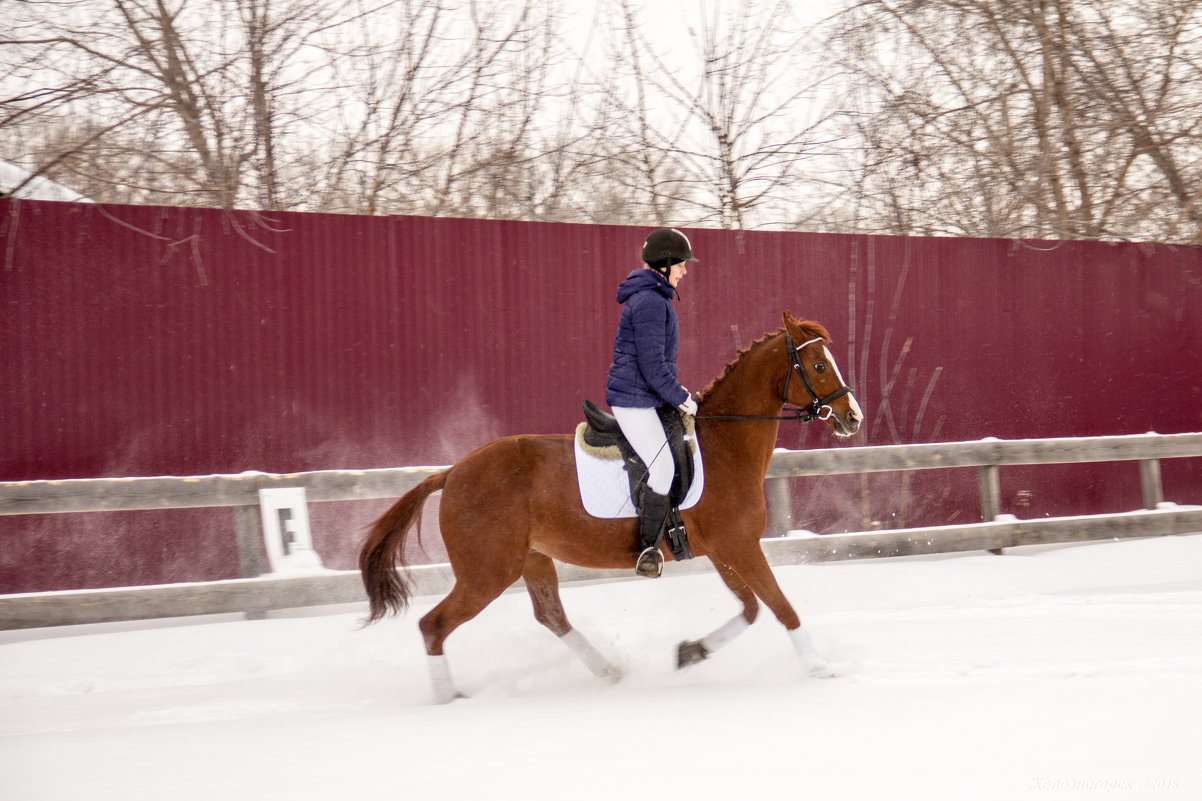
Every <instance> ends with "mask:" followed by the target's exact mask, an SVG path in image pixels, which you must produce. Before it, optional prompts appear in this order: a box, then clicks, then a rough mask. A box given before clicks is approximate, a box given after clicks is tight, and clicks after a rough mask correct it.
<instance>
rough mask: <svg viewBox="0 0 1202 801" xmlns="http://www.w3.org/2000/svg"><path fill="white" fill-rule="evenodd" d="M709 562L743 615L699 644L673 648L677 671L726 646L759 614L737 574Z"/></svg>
mask: <svg viewBox="0 0 1202 801" xmlns="http://www.w3.org/2000/svg"><path fill="white" fill-rule="evenodd" d="M710 561H711V562H713V563H714V568H715V569H717V571H718V575H719V576H721V578H722V581H723V582H725V583H726V586H727V587H729V588H730V591H731V592H733V593H734V594H735V597H736V598H738V599H739V601H741V602H742V604H743V611H742V612H740V613H739V614H737V615H735V616H734V617H732V618H731V619H730V620H728V621H727V622H726V623H724V624H722V625H721V626H719V627H718V628H716V629H714V630H713V631H711V632H710V633H709V634H707V635H705V636H704V637H702V638H701V639H700V640H685V641H684V642H682V643H681V644H680V645H679V646H677V649H676V667H677V669H680V668H684V667H688V666H689V665H692V664H695V663H697V662H701V661H702V660H704V659H707V658H708V657H709V655H710V654H712V653H714V652H715V651H717V650H718V649H719V648H721V647H723V646H724V645H727V644H728V643H730V641H731V640H733V639H734V638H735V637H738V636H739V635H740V634H742V633H743V632H744V631H746V630H747V627H748V626H750V625H751V624H752V623H754V622H755V619H756V616H757V615H758V614H759V611H760V605H759V602H758V601H757V600H756V598H755V593H754V592H752V591H751V588H750V587H748V586H747V582H745V581H743V579H741V578H739V574H738V573H736V572H734V571H733V570H731V569H730V568H729V567H728V566H727V565H726V564H724V563H722V562H720V561H718V560H717V559H714V558H713V557H710Z"/></svg>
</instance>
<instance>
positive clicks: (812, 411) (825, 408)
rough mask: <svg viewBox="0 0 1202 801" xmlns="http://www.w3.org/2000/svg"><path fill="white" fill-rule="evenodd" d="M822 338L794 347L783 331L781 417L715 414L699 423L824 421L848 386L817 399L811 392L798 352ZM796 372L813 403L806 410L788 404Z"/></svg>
mask: <svg viewBox="0 0 1202 801" xmlns="http://www.w3.org/2000/svg"><path fill="white" fill-rule="evenodd" d="M821 341H822V337H814V338H813V339H807V340H806V341H805V342H802V343H801V344H800V345H794V344H793V337H792V336H791V335H790V334H789V332H788V331H786V332H785V345H786V347H787V348H788V349H789V372H788V373H786V374H785V391H784V395H783V397H782V398H781V400H782V401H784V408H783V409H782V411H783V412H784V414H782V415H780V416H779V417H756V416H754V415H746V414H714V415H708V414H707V415H698V416H697V419H698V420H796V421H797V422H798V423H808V422H810V421H811V420H827V419H829V418H830V416H831V415H832V414H834V413H835V410H834V409H832V408H831V405H830V404H831V403H833V402H834V401H837V400H838V399H839V398H842V397H843V396H844V395H849V394H851V387H849V386H847V385H846V384H844V385H843V386H841V387H839V388H838V389H836V390H835V391H834V392H832V393H831V394H829V395H827V396H826V397H824V398H820V397H818V393H817V392H815V391H814V384H813V383H812V382H811V381H810V376H809V374H808V373H806V368H805V365H804V364H802V363H801V351H802V350H804V349H805V348H806V347H807V346H809V345H813V344H814V343H815V342H821ZM794 370H796V371H797V375H798V377H800V378H801V383H802V384H803V385H804V386H805V388H806V392H808V393H810V400H811V401H812V403H811V404H810V405H809V406H806V407H800V406H790V405H789V379H791V378H792V377H793V371H794Z"/></svg>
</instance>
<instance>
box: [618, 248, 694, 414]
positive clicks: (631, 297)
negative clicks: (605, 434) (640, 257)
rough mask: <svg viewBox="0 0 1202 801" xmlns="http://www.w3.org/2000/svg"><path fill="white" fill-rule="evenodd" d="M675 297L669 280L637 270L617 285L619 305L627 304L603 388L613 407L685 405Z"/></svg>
mask: <svg viewBox="0 0 1202 801" xmlns="http://www.w3.org/2000/svg"><path fill="white" fill-rule="evenodd" d="M675 294H676V290H674V289H673V288H672V285H671V284H669V283H668V279H666V278H664V277H663V276H662V275H660V274H659V273H657V272H655V271H654V270H645V269H639V270H635V271H633V272H632V273H630V275H628V276H626V280H625V281H623V282H622V283H621V284H620V285H619V286H618V303H622V304H625V305H624V306H623V307H622V316H621V318H619V320H618V333H617V336H615V337H614V360H613V363H612V364H610V366H609V380H608V381H607V382H606V387H605V402H606V403H608V404H609V405H610V406H611V407H612V406H626V407H633V408H641V409H645V408H649V407H653V406H662V405H664V404H665V403H666V404H670V405H672V406H679V405H680V404H682V403H684V402H685V401H686V400H688V398H689V393H688V390H686V389H685V388H684V387H682V386H681V385H680V382H679V381H677V380H676V352H677V350H678V348H679V346H680V324H679V323H678V322H677V321H676V309H674V308H672V297H673V296H674V295H675Z"/></svg>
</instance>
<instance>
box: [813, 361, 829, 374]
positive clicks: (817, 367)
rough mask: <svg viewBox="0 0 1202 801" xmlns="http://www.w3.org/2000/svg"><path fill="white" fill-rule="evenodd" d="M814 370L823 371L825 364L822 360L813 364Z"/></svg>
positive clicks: (816, 371) (824, 370)
mask: <svg viewBox="0 0 1202 801" xmlns="http://www.w3.org/2000/svg"><path fill="white" fill-rule="evenodd" d="M814 372H815V373H825V372H826V365H825V364H823V363H822V362H818V364H816V365H814Z"/></svg>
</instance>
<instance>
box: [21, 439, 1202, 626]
mask: <svg viewBox="0 0 1202 801" xmlns="http://www.w3.org/2000/svg"><path fill="white" fill-rule="evenodd" d="M1190 457H1202V433H1194V434H1168V435H1160V434H1142V435H1135V436H1117V437H1082V438H1073V439H1027V440H995V439H987V440H981V441H977V442H943V443H929V444H920V445H890V446H879V447H859V448H836V449H827V450H809V451H777V452H776V453H775V454H774V455H773V458H772V462H771V465H770V467H769V470H768V479H769V481H768V482H767V493H768V499H769V506H770V510H771V514H772V518H773V523H772V525H771V526H770V528H772V529H775V530H778V531H779V530H785V529H787V528H788V527H789V526H788V514H789V507H790V504H789V503H788V500H789V498H788V495H787V493H788V487H787V483H786V482H785V481H778V480H776V479H787V478H792V477H796V476H821V475H837V474H847V473H869V472H882V471H906V470H930V469H948V468H974V467H975V468H976V469H977V472H978V481H979V486H980V498H981V518H982V520H983V521H984V522H981V523H970V524H964V525H957V526H939V527H930V528H910V529H887V530H882V531H868V532H858V533H850V534H836V535H822V536H819V535H813V534H808V533H804V532H792V533H789V534H787V535H785V536H781V537H775V538H770V539H765V540H763V545H764V551H765V553H766V554H767V556H768V558H769V561H770V562H772V563H773V564H801V563H809V562H821V561H831V560H838V559H862V558H879V557H890V556H906V555H913V554H922V553H940V552H953V551H971V550H993V551H1000V550H1001V549H1003V548H1009V547H1016V546H1020V545H1031V544H1039V543H1048V542H1079V541H1086V540H1104V539H1114V538H1122V537H1147V536H1162V535H1167V534H1191V533H1197V532H1202V507H1187V506H1180V507H1179V506H1175V505H1173V504H1165V503H1164V493H1163V489H1162V486H1161V481H1160V460H1162V459H1174V458H1190ZM1109 461H1138V462H1139V464H1140V471H1139V475H1140V481H1141V486H1142V492H1143V502H1144V507H1145V508H1144V509H1143V510H1133V511H1131V512H1124V513H1119V514H1105V515H1085V516H1077V517H1059V518H1043V519H1038V520H1018V519H1016V518H1012V517H1009V516H1007V517H1005V518H1004V519H1003V518H1001V517H1000V516H999V508H1000V499H999V489H998V487H999V483H998V471H999V469H1000V468H1002V467H1005V466H1008V465H1029V464H1066V463H1074V462H1109ZM442 469H444V468H441V467H405V468H391V469H381V470H322V471H315V472H306V473H293V474H268V473H253V472H252V473H240V474H237V475H214V476H193V477H155V478H96V479H70V480H62V481H16V482H4V483H0V515H21V514H57V513H71V512H103V511H118V510H136V509H172V508H189V507H209V506H217V507H221V506H228V507H233V508H234V510H235V520H236V526H237V530H238V537H237V542H238V550H239V565H240V567H241V569H242V572H243V575H244V576H247V578H243V579H235V580H230V581H216V582H201V583H190V584H172V585H160V586H154V587H132V588H118V589H106V590H74V591H66V592H50V593H24V594H19V595H5V596H0V629H14V628H29V627H38V626H55V625H66V624H73V623H94V622H104V621H113V620H132V619H144V618H156V617H174V616H183V615H197V614H218V613H226V612H242V613H247V614H251V615H257V614H262V613H264V612H266V611H268V610H271V609H282V608H291V607H299V606H310V605H318V604H335V603H351V602H356V601H361V600H363V598H364V595H363V590H362V587H361V586H360V584H359V576H358V573H356V572H352V571H326V572H324V573H321V574H318V575H312V576H275V575H268V576H260V575H259V573H260V572H261V570H262V567H263V566H262V564H261V562H262V559H261V553H262V539H261V538H262V534H261V532H260V530H259V511H258V504H259V494H258V492H259V490H260V489H264V488H271V487H304V488H305V490H306V494H307V497H308V500H309V501H311V502H323V501H345V500H362V499H373V498H394V497H398V496H400V495H402V494H404V493H405V492H407V491H408V490H409V489H411V488H412V487H414V486H415V485H416V484H417V483H418V482H420V481H421V480H422V479H423V478H425V477H426V476H428V475H430V474H432V473H435V472H438V471H440V470H442ZM708 565H709V562H708V560H702V559H698V560H693V561H689V562H681V563H669V565H668V570H667V571H665V572H666V574H668V575H673V574H675V575H680V574H685V573H692V572H697V571H700V570H706V569H708ZM559 570H560V580H561V581H564V582H572V581H595V580H608V579H623V578H627V577H628V576H629V575H630V572H629V571H597V570H586V569H583V568H577V567H573V566H570V565H561V566H560V568H559ZM410 576H411V578H412V579H413V581H414V584H415V594H417V595H431V594H439V593H443V592H445V591H447V590H448V589H449V588H450V585H451V582H452V578H451V575H450V570H449V568H448V566H446V565H428V566H422V567H416V568H412V569H411V570H410ZM520 587H521V583H520V582H519V583H518V584H517V585H515V588H520Z"/></svg>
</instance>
